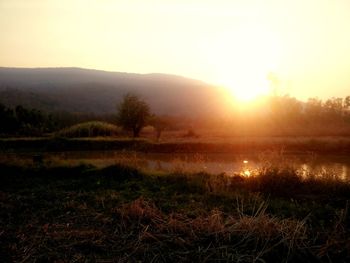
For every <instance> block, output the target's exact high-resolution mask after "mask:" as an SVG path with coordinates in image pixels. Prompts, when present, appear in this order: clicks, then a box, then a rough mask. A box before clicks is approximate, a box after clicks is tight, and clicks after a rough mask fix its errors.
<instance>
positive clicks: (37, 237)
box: [0, 163, 350, 262]
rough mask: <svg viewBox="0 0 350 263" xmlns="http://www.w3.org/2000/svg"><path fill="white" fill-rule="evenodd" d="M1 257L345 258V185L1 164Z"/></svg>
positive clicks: (278, 171)
mask: <svg viewBox="0 0 350 263" xmlns="http://www.w3.org/2000/svg"><path fill="white" fill-rule="evenodd" d="M0 166H1V167H0V170H1V175H0V206H1V209H0V218H1V220H0V247H1V251H0V258H2V259H3V260H2V261H3V262H11V261H14V262H139V261H140V262H176V261H177V262H349V260H350V253H349V251H350V242H349V239H350V233H349V230H350V228H349V227H350V225H349V224H350V217H349V215H348V206H349V204H348V200H349V198H350V185H349V183H347V182H343V181H338V180H336V179H333V178H332V177H331V176H330V177H329V178H328V179H325V178H323V179H322V180H321V179H318V178H317V177H312V176H310V177H308V178H303V177H301V176H300V175H299V174H298V173H297V172H296V171H295V170H293V169H292V168H290V167H288V166H285V165H278V164H270V165H266V166H265V167H264V168H262V169H260V170H259V171H257V172H256V173H255V174H253V175H252V176H250V177H241V176H234V177H228V176H225V175H223V174H219V175H209V174H206V173H186V172H181V171H178V172H176V173H154V172H153V173H149V172H148V173H147V172H144V171H141V170H137V169H135V168H132V167H126V166H124V165H121V164H120V165H114V166H109V167H105V168H96V167H93V166H89V165H83V166H69V165H65V166H62V165H59V166H51V167H46V166H45V165H36V166H35V165H28V166H24V165H9V164H4V163H3V164H1V165H0Z"/></svg>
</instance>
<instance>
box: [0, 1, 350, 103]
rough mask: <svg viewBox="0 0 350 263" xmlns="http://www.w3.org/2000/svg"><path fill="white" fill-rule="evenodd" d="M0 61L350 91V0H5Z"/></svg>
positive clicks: (313, 93) (253, 90)
mask: <svg viewBox="0 0 350 263" xmlns="http://www.w3.org/2000/svg"><path fill="white" fill-rule="evenodd" d="M0 32H1V38H0V66H3V67H82V68H93V69H101V70H108V71H119V72H133V73H169V74H175V75H182V76H186V77H190V78H195V79H200V80H203V81H205V82H208V83H212V84H216V85H218V86H224V87H227V88H228V89H230V90H232V92H233V93H234V94H236V95H237V96H238V97H239V96H240V97H242V98H249V97H251V96H254V95H256V94H259V93H261V94H263V93H266V92H271V90H274V92H276V93H278V94H289V95H291V96H293V97H297V98H298V99H301V100H305V99H307V98H308V97H319V98H322V99H325V98H329V97H345V96H347V95H350V1H349V0H286V1H283V0H214V1H209V0H201V1H195V0H176V1H175V0H143V1H141V0H127V1H118V0H58V1H56V0H0Z"/></svg>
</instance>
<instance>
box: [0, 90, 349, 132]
mask: <svg viewBox="0 0 350 263" xmlns="http://www.w3.org/2000/svg"><path fill="white" fill-rule="evenodd" d="M150 106H152V105H150ZM116 113H117V110H116ZM160 119H161V121H162V125H161V126H160V125H159V120H158V121H156V120H157V119H154V115H153V118H152V119H149V120H148V121H147V123H146V125H151V126H153V127H154V128H155V130H157V128H159V127H158V126H160V127H161V129H162V130H166V129H168V130H184V129H185V130H188V129H191V130H194V131H199V130H206V131H209V132H210V133H221V134H225V135H232V136H294V135H295V136H297V135H301V136H303V135H305V136H317V135H320V136H325V135H327V136H328V135H329V136H332V135H344V136H348V135H350V96H348V97H346V98H330V99H327V100H321V99H318V98H310V99H309V100H308V101H307V102H301V101H299V100H297V99H296V98H293V97H290V96H272V97H268V98H264V99H261V100H259V101H256V102H253V103H251V105H248V106H246V107H245V108H240V107H238V104H237V105H234V106H233V107H232V108H231V109H227V115H226V116H225V117H222V116H217V115H215V114H213V115H204V116H198V117H197V118H189V117H181V116H166V117H161V118H160ZM88 121H103V122H108V123H112V124H116V123H117V122H116V121H117V119H116V115H112V114H105V115H95V114H93V113H91V114H86V113H74V112H50V113H49V112H45V111H42V110H38V109H29V108H24V107H23V106H21V105H19V106H16V107H15V108H9V107H5V106H4V105H2V104H1V103H0V123H1V125H0V134H1V135H2V136H24V135H25V136H42V135H45V134H50V133H53V132H56V131H59V130H62V129H64V128H67V127H70V126H72V125H75V124H78V123H84V122H88ZM164 123H165V124H166V125H165V124H164Z"/></svg>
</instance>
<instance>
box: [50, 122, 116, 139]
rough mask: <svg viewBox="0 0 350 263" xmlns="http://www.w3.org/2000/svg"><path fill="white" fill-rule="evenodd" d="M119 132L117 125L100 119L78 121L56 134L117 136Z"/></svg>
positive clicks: (66, 135)
mask: <svg viewBox="0 0 350 263" xmlns="http://www.w3.org/2000/svg"><path fill="white" fill-rule="evenodd" d="M120 134H121V129H120V128H119V127H118V126H116V125H113V124H110V123H107V122H101V121H90V122H85V123H79V124H76V125H73V126H71V127H69V128H65V129H63V130H61V131H59V132H58V133H57V135H58V136H62V137H69V138H77V137H78V138H80V137H97V136H118V135H120Z"/></svg>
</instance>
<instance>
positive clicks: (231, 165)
mask: <svg viewBox="0 0 350 263" xmlns="http://www.w3.org/2000/svg"><path fill="white" fill-rule="evenodd" d="M34 154H35V153H22V154H19V153H16V154H14V153H13V154H6V156H5V157H6V158H17V159H23V160H27V161H31V160H32V157H33V155H34ZM3 157H4V156H3ZM43 159H44V160H45V162H47V163H49V164H50V163H52V164H55V163H62V164H64V163H67V164H80V163H89V164H93V165H96V166H99V167H103V166H108V165H113V164H116V163H123V164H127V165H132V166H135V167H138V168H141V169H145V170H151V171H164V172H175V171H186V172H199V171H204V172H207V173H212V174H219V173H225V174H227V175H234V174H241V175H243V176H250V175H251V174H253V173H254V171H256V170H257V169H260V168H262V167H265V166H267V165H270V164H274V165H281V166H290V167H293V168H295V169H297V170H298V172H299V173H300V174H301V175H303V176H309V175H310V174H313V175H316V176H323V177H333V178H334V177H337V178H340V179H342V180H346V181H350V157H349V156H345V155H315V154H297V155H296V154H294V155H292V154H276V153H275V152H272V153H271V152H265V153H261V154H255V155H254V154H246V155H244V154H227V153H210V154H183V153H181V154H164V153H141V152H123V151H70V152H54V153H44V154H43Z"/></svg>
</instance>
